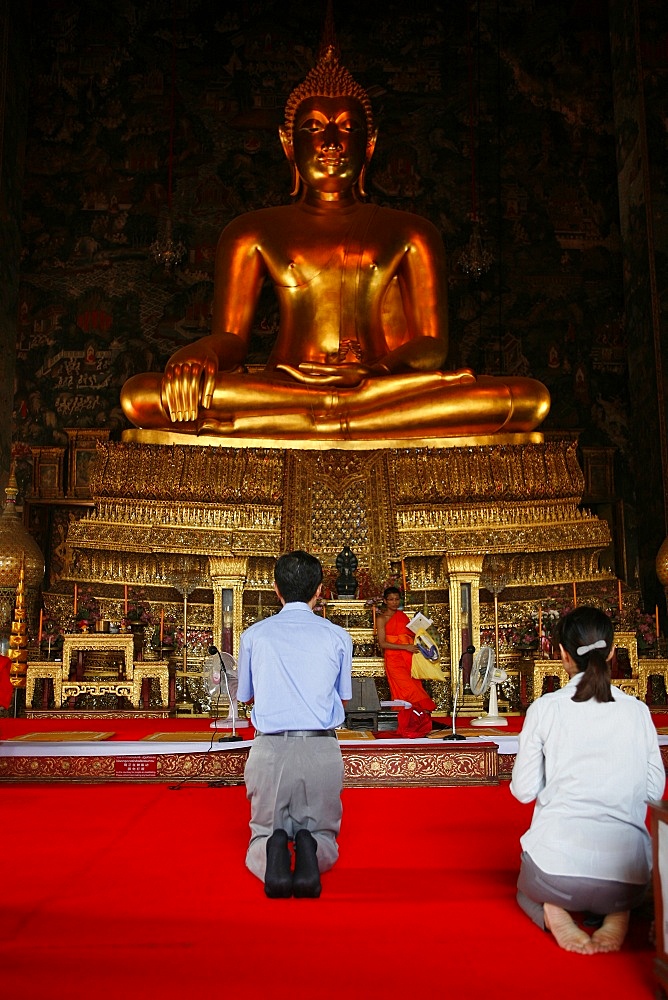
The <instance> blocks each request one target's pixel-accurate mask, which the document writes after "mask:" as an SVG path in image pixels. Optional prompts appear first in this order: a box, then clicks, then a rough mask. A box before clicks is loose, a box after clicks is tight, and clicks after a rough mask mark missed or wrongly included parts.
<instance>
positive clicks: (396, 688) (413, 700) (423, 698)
mask: <svg viewBox="0 0 668 1000" xmlns="http://www.w3.org/2000/svg"><path fill="white" fill-rule="evenodd" d="M383 599H384V600H385V610H384V611H381V612H379V614H378V615H377V616H376V630H377V639H378V645H379V646H380V648H381V649H382V650H383V653H384V656H385V673H386V675H387V679H388V681H389V684H390V693H391V694H392V698H393V699H394V700H395V701H408V702H410V704H411V705H412V706H413V708H417V709H420V710H421V711H423V712H433V710H434V709H435V708H436V703H435V702H434V701H432V700H431V698H430V697H429V695H428V694H427V692H426V691H425V689H424V688H423V687H422V684H421V683H420V681H419V680H417V679H416V678H415V677H411V666H412V664H413V653H419V651H420V650H419V648H418V647H417V646H416V645H415V641H414V640H415V636H414V635H413V633H412V632H411V631H410V629H409V628H408V627H407V626H408V622H409V621H410V618H409V617H408V615H407V614H406V613H405V612H404V611H401V610H400V609H399V605H400V604H401V591H400V590H398V589H397V587H388V588H387V589H386V590H385V592H384V594H383Z"/></svg>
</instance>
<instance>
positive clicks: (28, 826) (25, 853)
mask: <svg viewBox="0 0 668 1000" xmlns="http://www.w3.org/2000/svg"><path fill="white" fill-rule="evenodd" d="M530 816H531V807H530V806H521V805H519V804H518V803H516V802H515V801H514V800H513V799H512V797H511V795H510V792H509V789H508V785H507V784H506V783H504V784H501V785H500V786H498V787H488V788H443V789H427V788H414V789H387V790H385V789H383V790H381V789H370V790H358V789H347V790H345V791H344V823H343V828H342V833H341V838H340V843H341V860H340V862H339V864H338V865H337V867H336V868H335V869H334V870H333V871H332V872H330V873H328V874H327V875H325V876H324V878H323V895H322V897H321V898H320V899H319V900H268V899H267V898H266V897H265V896H264V892H263V889H262V885H261V883H260V882H258V881H257V880H256V879H255V878H254V877H253V876H252V875H250V874H249V873H248V872H247V871H246V869H245V867H244V864H243V857H244V852H245V847H246V841H247V822H248V811H247V804H246V801H245V795H244V789H243V788H242V787H231V788H209V787H202V786H189V785H185V786H184V787H183V788H182V789H181V790H180V791H172V790H170V789H169V787H168V786H166V785H160V786H158V787H152V786H147V785H84V786H75V785H65V786H62V785H58V786H53V785H34V786H28V785H5V786H4V787H3V788H2V789H0V823H1V824H2V826H1V828H2V830H3V844H4V853H5V865H4V869H5V870H4V876H3V878H2V889H1V891H0V990H1V993H2V996H3V997H7V1000H93V998H95V1000H97V998H100V1000H107V998H112V997H113V998H114V1000H116V998H122V1000H135V998H137V1000H139V998H144V997H149V998H161V1000H172V998H174V1000H176V998H178V1000H184V998H195V997H214V998H217V997H220V998H223V1000H226V998H232V997H240V998H243V1000H268V998H275V1000H334V998H337V1000H346V998H349V997H352V996H354V997H356V998H360V1000H380V998H385V1000H386V998H397V1000H398V998H401V1000H404V998H415V997H429V998H437V1000H440V998H449V997H451V996H453V995H455V996H462V997H465V998H468V1000H478V998H480V1000H482V998H490V997H491V998H502V1000H505V998H508V1000H511V998H512V1000H525V998H526V1000H535V998H536V997H540V998H548V1000H551V998H555V1000H556V998H559V1000H563V997H564V996H566V997H582V996H591V997H595V996H601V995H602V996H605V997H606V1000H617V998H622V997H624V998H625V1000H628V998H630V997H632V998H634V1000H637V998H642V997H647V998H651V997H652V996H653V994H654V990H653V980H652V958H653V951H652V949H651V947H650V946H649V944H648V942H647V931H648V926H647V923H646V922H643V921H640V920H639V921H636V923H635V924H634V925H633V926H632V930H631V933H630V937H629V939H628V941H627V944H626V945H625V948H624V951H623V952H622V953H620V954H617V955H594V956H579V955H570V954H568V953H566V952H563V951H561V950H560V949H558V948H557V946H556V945H555V943H554V941H553V940H552V939H551V937H550V936H549V935H548V934H545V933H542V932H540V931H539V930H537V929H536V928H535V927H534V926H533V924H531V923H530V922H529V920H528V919H527V918H526V917H525V916H524V915H523V914H522V913H521V911H520V910H519V909H518V908H517V906H516V904H515V901H514V886H515V879H516V875H517V867H518V861H519V845H518V839H519V836H520V834H521V833H522V832H523V830H524V829H525V828H526V827H527V825H528V823H529V819H530Z"/></svg>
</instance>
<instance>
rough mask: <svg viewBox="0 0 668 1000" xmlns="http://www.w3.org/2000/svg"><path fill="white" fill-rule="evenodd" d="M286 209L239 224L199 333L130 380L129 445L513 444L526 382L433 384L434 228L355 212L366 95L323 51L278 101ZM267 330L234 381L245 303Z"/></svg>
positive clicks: (534, 399) (530, 402) (443, 329)
mask: <svg viewBox="0 0 668 1000" xmlns="http://www.w3.org/2000/svg"><path fill="white" fill-rule="evenodd" d="M279 134H280V140H281V143H282V145H283V150H284V152H285V155H286V156H287V159H288V161H289V163H290V166H291V169H292V175H293V190H292V196H293V197H294V198H295V201H294V202H293V203H291V204H289V205H284V206H278V207H272V208H264V209H260V210H258V211H253V212H248V213H246V214H244V215H241V216H239V217H238V218H237V219H235V220H233V221H232V222H231V223H230V224H229V225H228V226H227V227H226V228H225V229H224V230H223V232H222V234H221V236H220V239H219V242H218V247H217V251H216V262H215V274H214V303H213V320H212V329H211V333H210V334H209V335H208V336H205V337H202V338H201V339H199V340H196V341H194V342H193V343H191V344H188V345H187V346H185V347H182V348H180V349H179V350H178V351H176V353H175V354H173V355H172V357H171V358H170V359H169V361H168V363H167V366H166V368H165V371H164V372H162V373H156V372H149V373H145V374H140V375H136V376H134V377H133V378H131V379H130V380H129V381H128V382H126V383H125V385H124V386H123V389H122V393H121V402H122V405H123V409H124V411H125V413H126V415H127V417H128V418H129V420H130V421H131V422H132V423H133V424H135V426H137V427H139V428H143V429H157V430H169V431H180V432H184V433H189V434H213V435H218V436H220V437H221V438H231V439H233V438H258V437H261V438H264V439H276V440H285V439H291V440H322V441H346V440H353V441H357V440H360V441H364V440H373V439H376V440H378V439H386V438H399V439H406V440H410V439H411V438H413V439H421V438H439V437H454V436H461V435H471V434H494V433H497V432H526V431H531V430H533V429H534V428H535V427H537V426H538V425H539V424H540V423H541V422H542V421H543V420H544V418H545V417H546V416H547V413H548V411H549V407H550V397H549V393H548V391H547V389H546V388H545V386H543V385H542V384H541V383H540V382H537V381H535V380H533V379H528V378H513V377H508V378H495V377H491V376H476V375H474V373H473V372H472V371H471V370H470V369H461V370H459V371H451V372H448V371H443V370H442V368H443V364H444V361H445V357H446V354H447V348H448V317H447V281H446V275H447V270H446V259H445V249H444V246H443V242H442V240H441V237H440V235H439V233H438V231H437V230H436V228H435V227H434V226H433V225H432V224H431V223H430V222H429V221H428V220H426V219H424V218H422V217H420V216H417V215H414V214H412V213H409V212H401V211H396V210H394V209H390V208H385V207H380V206H378V205H374V204H371V203H370V202H368V201H367V200H366V195H365V192H364V175H365V172H366V169H367V166H368V164H369V162H370V160H371V157H372V155H373V151H374V146H375V143H376V129H375V126H374V122H373V115H372V109H371V104H370V101H369V98H368V95H367V93H366V91H365V90H364V89H363V88H362V87H361V86H360V85H359V84H358V83H356V81H355V80H354V79H353V78H352V76H351V75H350V74H349V73H348V71H347V70H346V69H345V68H344V67H342V66H341V65H340V62H339V57H338V51H337V48H336V46H335V45H333V44H329V45H326V46H324V47H323V50H322V52H321V55H320V57H319V60H318V63H317V65H316V66H315V67H314V68H313V69H312V70H311V71H310V73H309V74H308V76H307V77H306V79H305V80H304V82H303V83H302V84H300V85H299V86H298V87H297V88H296V89H295V90H294V91H293V92H292V94H291V95H290V97H289V99H288V103H287V106H286V116H285V124H284V126H283V127H282V128H281V129H280V130H279ZM266 276H269V278H270V280H271V281H272V283H273V286H274V288H275V291H276V295H277V298H278V302H279V312H280V323H279V330H278V333H277V336H276V341H275V343H274V345H273V349H272V351H271V355H270V357H269V360H268V363H267V365H266V367H265V368H264V370H262V371H260V372H249V371H248V370H247V369H246V368H245V366H244V361H245V358H246V354H247V350H248V342H249V337H250V332H251V324H252V321H253V317H254V313H255V309H256V306H257V302H258V298H259V295H260V290H261V288H262V284H263V281H264V279H265V277H266Z"/></svg>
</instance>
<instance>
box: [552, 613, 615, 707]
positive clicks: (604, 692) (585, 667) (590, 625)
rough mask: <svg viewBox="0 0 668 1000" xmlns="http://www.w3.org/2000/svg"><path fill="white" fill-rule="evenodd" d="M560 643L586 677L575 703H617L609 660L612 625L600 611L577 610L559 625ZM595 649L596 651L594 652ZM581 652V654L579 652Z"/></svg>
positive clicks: (612, 635) (579, 685) (574, 698)
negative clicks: (613, 691) (611, 682)
mask: <svg viewBox="0 0 668 1000" xmlns="http://www.w3.org/2000/svg"><path fill="white" fill-rule="evenodd" d="M558 641H559V642H560V644H561V645H562V646H563V647H564V649H565V650H566V652H567V653H569V654H570V655H571V656H572V657H573V660H574V661H575V665H576V667H577V669H578V670H579V671H582V673H583V675H584V676H583V677H582V679H581V681H580V683H579V684H578V687H577V690H576V692H575V694H574V695H573V701H589V700H590V699H591V698H593V699H594V701H601V702H606V701H614V699H613V696H612V690H611V684H610V664H609V662H608V656H610V650H611V649H612V645H613V641H614V630H613V627H612V622H611V621H610V619H609V618H608V616H607V615H606V614H604V613H603V612H602V611H599V609H598V608H590V607H586V606H581V607H579V608H574V609H573V611H571V612H570V613H569V614H567V615H565V616H564V617H563V618H562V619H561V621H560V622H559V628H558ZM594 644H597V645H596V648H593V649H592V648H591V647H592V646H594ZM578 650H582V652H578Z"/></svg>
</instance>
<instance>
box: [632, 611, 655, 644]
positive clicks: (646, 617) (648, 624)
mask: <svg viewBox="0 0 668 1000" xmlns="http://www.w3.org/2000/svg"><path fill="white" fill-rule="evenodd" d="M633 625H634V627H635V633H636V640H637V642H638V652H645V651H646V650H648V649H654V648H655V646H656V645H657V638H656V622H655V620H654V616H653V615H650V614H647V612H646V611H643V610H642V609H641V608H636V609H635V611H634V617H633Z"/></svg>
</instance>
